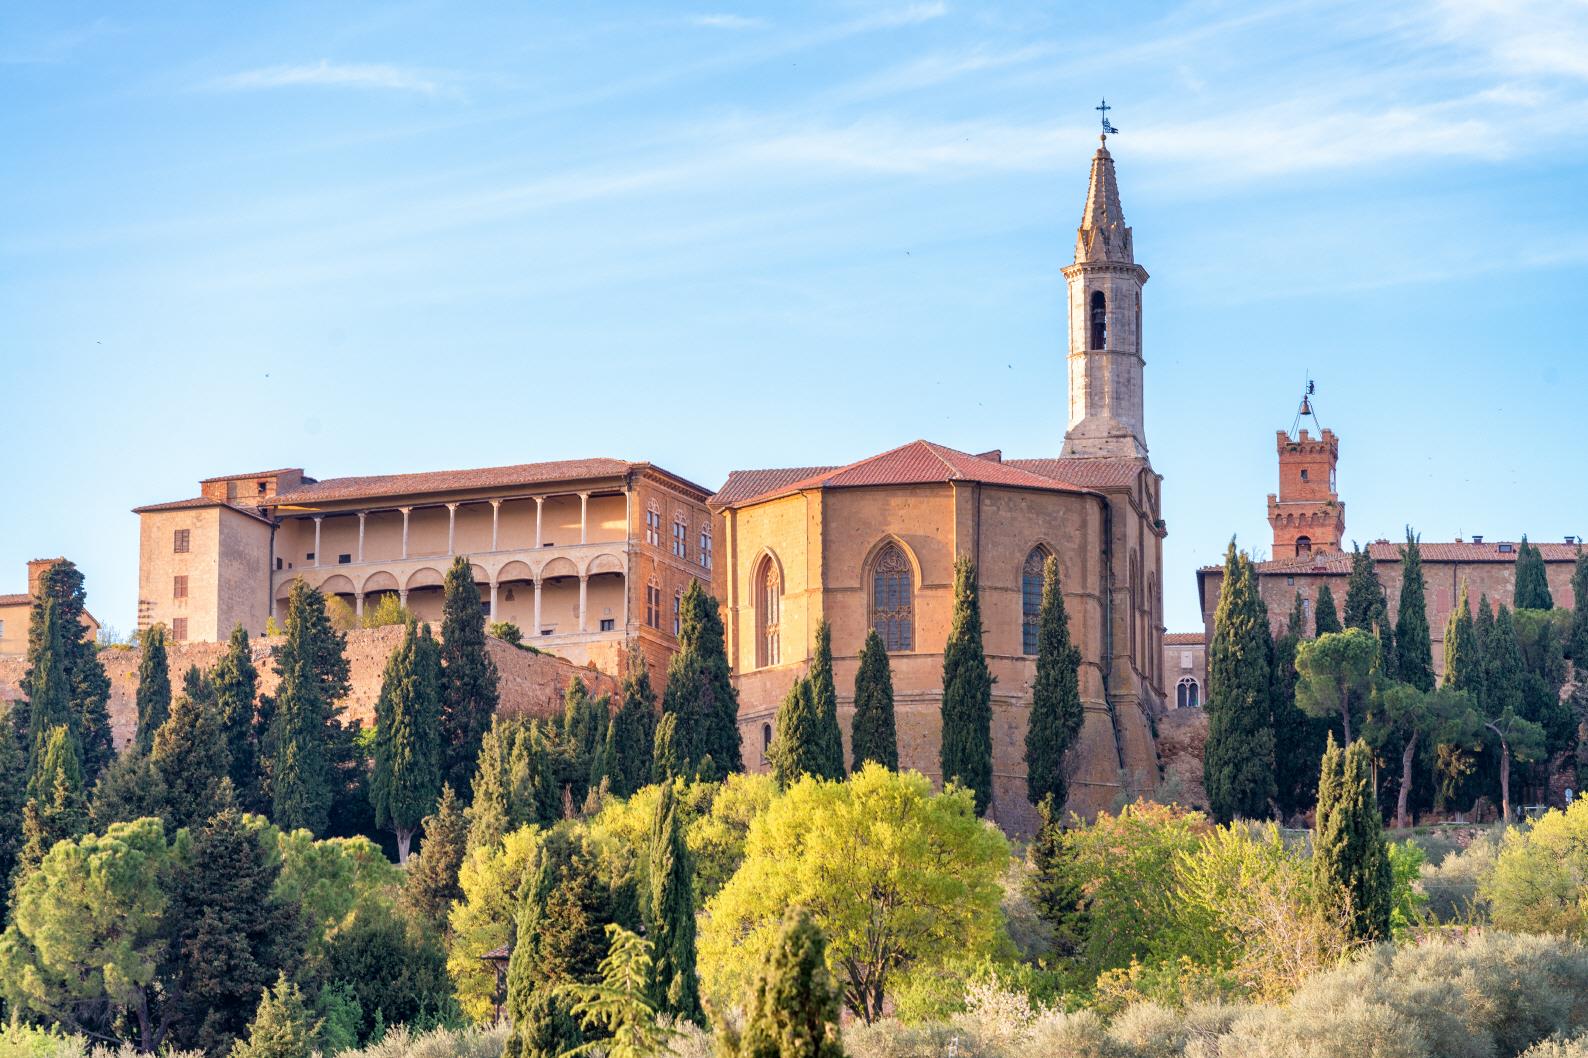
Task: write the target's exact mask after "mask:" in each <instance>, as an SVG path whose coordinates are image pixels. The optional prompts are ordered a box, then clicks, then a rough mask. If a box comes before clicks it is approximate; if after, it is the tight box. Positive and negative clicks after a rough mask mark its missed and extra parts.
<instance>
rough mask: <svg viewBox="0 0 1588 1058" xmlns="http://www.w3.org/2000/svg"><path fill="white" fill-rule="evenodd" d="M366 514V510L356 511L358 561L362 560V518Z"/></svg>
mask: <svg viewBox="0 0 1588 1058" xmlns="http://www.w3.org/2000/svg"><path fill="white" fill-rule="evenodd" d="M368 514H369V512H368V511H359V512H358V560H359V561H360V562H362V561H364V518H365V516H367V515H368Z"/></svg>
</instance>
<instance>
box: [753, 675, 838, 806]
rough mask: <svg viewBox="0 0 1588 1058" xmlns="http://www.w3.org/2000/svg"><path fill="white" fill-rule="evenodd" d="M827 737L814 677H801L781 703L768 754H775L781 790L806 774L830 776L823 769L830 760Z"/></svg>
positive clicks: (775, 778)
mask: <svg viewBox="0 0 1588 1058" xmlns="http://www.w3.org/2000/svg"><path fill="white" fill-rule="evenodd" d="M824 739H825V735H824V733H823V731H822V718H821V714H820V713H819V712H818V709H817V705H816V700H815V695H814V689H813V688H812V686H811V681H810V680H808V679H805V678H803V677H801V678H800V679H797V680H795V681H794V684H793V686H791V687H790V688H789V690H788V694H787V695H785V696H784V698H783V704H782V705H781V706H779V707H778V711H777V734H776V735H775V736H773V739H772V750H771V752H770V753H769V754H768V755H769V756H770V757H771V758H772V759H771V764H772V781H773V782H775V783H776V784H777V788H778V789H779V790H786V789H788V788H789V787H790V786H793V785H794V784H795V783H797V782H799V780H800V777H801V776H803V775H814V776H815V777H816V778H818V779H825V778H829V776H826V775H823V774H821V772H820V770H819V769H820V768H821V767H822V766H823V765H824V764H825V763H826V762H825V761H824V759H823V758H824V757H825V755H826V747H825V746H824V745H823V742H824Z"/></svg>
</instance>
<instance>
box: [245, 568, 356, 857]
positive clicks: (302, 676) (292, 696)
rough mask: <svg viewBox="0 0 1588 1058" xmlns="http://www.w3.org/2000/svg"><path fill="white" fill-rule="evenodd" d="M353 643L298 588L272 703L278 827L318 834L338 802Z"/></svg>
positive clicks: (317, 599)
mask: <svg viewBox="0 0 1588 1058" xmlns="http://www.w3.org/2000/svg"><path fill="white" fill-rule="evenodd" d="M346 641H347V640H346V637H345V636H343V635H342V633H340V632H338V631H336V629H334V628H333V627H331V619H330V617H329V616H327V614H326V612H325V597H324V596H323V595H321V594H320V593H319V592H318V591H317V590H315V589H314V588H311V587H309V586H308V585H307V584H305V583H303V581H301V580H300V581H297V582H295V583H294V584H293V586H292V593H291V595H290V596H289V597H288V602H287V626H286V629H285V635H284V636H283V640H282V644H281V646H280V647H278V648H277V650H276V674H277V675H278V676H280V678H281V682H280V683H279V684H278V685H277V688H276V694H275V697H274V698H273V699H272V700H271V703H270V707H269V709H268V713H269V715H270V731H269V735H268V737H267V739H266V743H267V744H266V746H265V747H264V748H265V750H266V755H267V758H268V764H269V775H270V795H271V819H272V821H273V822H274V823H275V824H276V825H277V826H279V827H282V828H283V829H287V830H294V829H297V828H299V827H304V828H307V829H308V830H309V831H311V832H312V833H314V834H316V835H319V834H322V833H324V832H325V827H326V823H327V822H328V821H329V819H330V813H331V803H332V800H333V798H334V797H335V796H336V792H337V787H336V782H335V781H336V779H337V775H336V772H335V768H336V763H337V756H338V748H337V746H336V745H335V741H336V739H337V738H338V735H339V734H340V732H339V731H337V730H333V726H334V725H336V721H337V716H338V714H339V713H340V709H339V708H338V707H337V705H336V703H337V702H338V701H339V700H340V699H341V698H343V697H345V696H346V695H347V689H348V682H347V681H348V675H347V672H348V670H347V657H346V655H345V653H344V649H345V646H346Z"/></svg>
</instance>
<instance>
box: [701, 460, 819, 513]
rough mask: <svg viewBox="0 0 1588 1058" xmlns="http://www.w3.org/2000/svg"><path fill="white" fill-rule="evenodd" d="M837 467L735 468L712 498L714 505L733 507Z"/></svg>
mask: <svg viewBox="0 0 1588 1058" xmlns="http://www.w3.org/2000/svg"><path fill="white" fill-rule="evenodd" d="M836 469H837V468H836V467H778V468H773V469H769V470H735V471H732V472H731V473H729V475H728V480H727V481H725V482H724V483H723V486H722V488H721V489H719V490H717V494H716V495H715V496H713V497H712V498H711V501H710V502H711V505H712V506H713V507H732V506H733V505H734V504H736V503H739V502H740V501H742V500H747V499H749V498H750V497H752V496H760V495H761V494H763V493H767V492H771V491H773V490H774V489H781V488H783V487H784V486H786V485H792V484H794V483H795V482H796V481H803V480H805V479H806V478H808V477H811V476H813V475H815V474H825V473H827V472H828V471H829V470H836Z"/></svg>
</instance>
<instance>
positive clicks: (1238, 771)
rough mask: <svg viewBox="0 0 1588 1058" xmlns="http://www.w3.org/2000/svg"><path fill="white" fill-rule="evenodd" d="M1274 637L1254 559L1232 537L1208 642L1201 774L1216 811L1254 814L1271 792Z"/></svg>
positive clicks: (1222, 817)
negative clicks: (1206, 715) (1236, 547)
mask: <svg viewBox="0 0 1588 1058" xmlns="http://www.w3.org/2000/svg"><path fill="white" fill-rule="evenodd" d="M1272 650H1273V643H1272V641H1271V639H1270V638H1269V632H1268V608H1267V607H1266V606H1265V605H1263V600H1262V598H1261V597H1260V596H1259V595H1258V594H1257V584H1256V578H1255V575H1254V573H1253V571H1252V564H1251V560H1250V559H1249V558H1248V557H1247V556H1246V554H1245V553H1244V552H1241V553H1237V552H1236V550H1235V542H1234V541H1233V540H1232V541H1231V542H1230V546H1229V550H1228V551H1227V552H1225V556H1224V584H1223V587H1222V588H1221V589H1220V592H1219V605H1218V609H1217V610H1216V611H1215V612H1214V617H1213V642H1212V643H1211V644H1209V647H1208V697H1207V714H1208V736H1207V743H1206V747H1205V748H1204V750H1203V758H1202V775H1203V780H1202V781H1203V783H1204V785H1205V787H1206V789H1207V793H1208V806H1209V808H1210V810H1211V811H1212V814H1213V816H1214V818H1215V819H1218V820H1219V821H1220V822H1224V823H1227V822H1229V821H1231V820H1233V819H1238V818H1245V819H1257V818H1261V817H1263V816H1266V815H1267V814H1268V812H1269V803H1270V802H1271V801H1273V800H1274V797H1275V794H1276V792H1277V791H1276V785H1275V781H1274V729H1273V704H1272V687H1271V681H1272V679H1273V671H1272V668H1273V666H1272V657H1271V652H1272Z"/></svg>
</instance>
